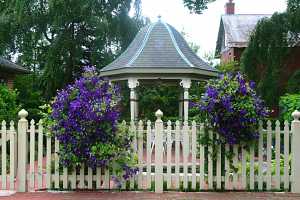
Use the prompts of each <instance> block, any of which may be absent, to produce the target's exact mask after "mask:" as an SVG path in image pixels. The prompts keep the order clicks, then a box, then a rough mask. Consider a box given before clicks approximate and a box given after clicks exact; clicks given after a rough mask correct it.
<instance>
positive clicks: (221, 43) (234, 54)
mask: <svg viewBox="0 0 300 200" xmlns="http://www.w3.org/2000/svg"><path fill="white" fill-rule="evenodd" d="M271 16H272V15H266V14H235V3H234V2H233V0H229V2H228V3H226V5H225V15H222V16H221V20H220V26H219V34H218V38H217V44H216V51H215V57H216V58H220V61H221V63H223V64H226V63H228V62H231V61H236V62H238V63H239V62H240V59H241V56H242V54H243V52H244V50H245V49H246V48H247V46H248V41H249V37H250V35H251V33H252V31H253V30H254V29H255V26H256V24H257V23H258V21H259V20H261V19H263V18H270V17H271ZM285 63H286V64H285V70H284V73H282V75H281V77H280V79H281V80H280V82H281V87H282V88H285V87H286V84H287V81H288V80H289V78H290V77H291V76H292V75H293V73H294V72H295V71H297V70H299V69H300V41H299V42H298V43H295V44H294V45H291V52H290V54H289V56H288V57H287V58H286V61H285Z"/></svg>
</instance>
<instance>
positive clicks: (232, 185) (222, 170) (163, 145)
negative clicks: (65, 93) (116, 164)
mask: <svg viewBox="0 0 300 200" xmlns="http://www.w3.org/2000/svg"><path fill="white" fill-rule="evenodd" d="M27 115H28V113H27V112H26V111H25V110H22V111H20V112H19V117H20V120H19V122H18V125H17V130H15V125H14V122H10V124H9V125H8V126H7V124H6V122H5V121H3V122H2V125H1V132H0V133H1V143H0V144H1V148H0V149H1V154H0V155H1V159H0V161H1V165H0V166H1V180H0V181H1V184H0V187H1V190H17V191H19V192H26V191H34V190H44V189H48V190H50V189H117V188H116V184H114V182H113V181H112V179H113V175H114V172H113V171H108V170H105V169H101V168H97V169H96V170H93V169H91V168H86V167H84V166H81V168H80V170H72V171H68V169H67V168H63V169H62V170H59V169H60V167H59V156H58V154H57V153H56V152H58V149H59V142H58V141H57V140H56V139H55V138H52V137H51V136H49V134H47V133H46V132H45V130H44V128H43V125H42V121H41V120H40V121H39V122H38V123H37V124H35V122H34V121H33V120H32V121H31V122H30V123H28V121H27V120H26V117H27ZM156 117H157V120H156V122H155V123H154V124H152V123H151V122H150V121H148V122H146V124H145V123H143V122H142V121H140V122H138V123H134V122H132V123H130V125H129V126H130V131H132V132H133V133H134V135H135V137H134V140H133V143H132V145H133V148H134V149H135V151H136V152H137V156H138V167H139V172H138V174H137V175H136V176H135V177H133V178H131V180H130V181H128V182H127V183H126V184H122V189H124V190H125V189H131V190H136V189H138V190H149V189H151V188H152V189H154V190H155V192H158V193H160V192H163V191H164V190H183V191H205V190H250V191H254V190H255V191H262V190H264V191H273V190H285V191H292V192H296V193H300V176H299V175H300V121H299V118H300V112H298V111H295V112H294V113H293V117H294V121H293V122H292V124H291V128H290V124H289V123H288V122H284V124H283V125H281V124H280V122H279V121H276V123H275V129H273V127H272V126H273V125H274V124H272V123H271V122H270V121H268V122H267V125H266V129H264V128H263V124H262V123H260V128H259V133H260V136H259V141H258V145H257V146H253V147H252V148H251V149H250V151H249V152H248V151H247V150H245V149H244V148H241V147H238V146H233V147H230V146H229V145H225V146H224V147H221V146H220V147H218V148H219V149H218V151H219V153H218V154H217V158H215V159H213V157H212V155H211V154H210V153H208V152H211V151H212V149H211V148H212V147H211V146H208V147H206V146H203V145H200V144H199V143H198V142H197V140H198V138H199V137H200V136H201V135H204V134H208V135H209V137H210V138H215V137H218V135H217V134H215V133H213V132H212V131H208V132H206V130H205V128H204V124H203V123H201V124H196V122H192V123H191V124H188V122H184V123H183V124H181V123H180V122H179V121H177V122H176V123H175V124H172V123H171V122H170V121H168V122H167V123H166V124H164V122H163V121H162V120H161V117H162V112H161V111H157V112H156ZM281 127H283V129H282V128H281ZM225 148H226V149H227V150H228V149H232V150H233V152H234V157H233V159H232V161H229V160H227V158H226V157H225V155H224V153H223V150H224V149H225ZM28 158H29V159H28ZM230 162H232V163H233V165H234V166H235V167H238V168H239V170H237V171H236V170H232V168H231V167H230Z"/></svg>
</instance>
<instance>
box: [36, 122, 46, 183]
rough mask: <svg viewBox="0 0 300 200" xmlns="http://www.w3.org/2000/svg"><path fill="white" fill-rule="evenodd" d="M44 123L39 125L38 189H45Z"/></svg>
mask: <svg viewBox="0 0 300 200" xmlns="http://www.w3.org/2000/svg"><path fill="white" fill-rule="evenodd" d="M43 139H44V138H43V121H42V120H40V121H39V123H38V177H37V181H38V189H42V187H43V149H44V147H43Z"/></svg>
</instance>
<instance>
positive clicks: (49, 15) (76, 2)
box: [0, 0, 143, 99]
mask: <svg viewBox="0 0 300 200" xmlns="http://www.w3.org/2000/svg"><path fill="white" fill-rule="evenodd" d="M133 1H134V0H110V1H98V0H85V1H81V0H26V1H24V0H15V1H0V27H1V29H0V41H1V43H0V54H1V55H4V56H5V57H6V58H11V57H12V56H15V55H18V62H19V63H20V64H22V65H23V66H25V67H27V68H28V69H31V70H32V71H34V72H36V73H39V74H40V79H39V83H40V86H41V88H42V91H43V93H44V95H45V96H46V97H47V98H48V99H50V98H51V97H52V96H53V95H54V94H55V92H56V90H57V89H60V88H62V87H63V86H64V85H66V84H68V83H70V82H73V81H74V79H75V78H77V77H78V76H79V75H80V74H81V72H82V66H84V65H96V66H97V67H98V68H101V67H103V66H105V65H106V64H108V63H109V62H110V61H112V60H113V59H114V58H115V56H116V55H118V54H119V53H120V52H121V51H123V50H124V49H125V48H126V47H127V46H128V44H129V43H130V42H131V40H132V39H133V37H134V35H135V34H136V32H137V30H138V28H139V26H141V24H142V23H143V21H142V20H141V19H140V11H139V9H140V6H139V4H140V0H135V2H134V7H135V9H136V12H135V13H136V15H137V16H135V17H133V18H131V17H129V15H128V13H129V10H130V9H131V3H132V2H133Z"/></svg>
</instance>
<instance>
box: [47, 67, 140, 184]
mask: <svg viewBox="0 0 300 200" xmlns="http://www.w3.org/2000/svg"><path fill="white" fill-rule="evenodd" d="M119 94H120V91H119V87H118V86H117V85H114V84H110V83H109V82H108V81H107V80H104V79H102V78H100V77H99V76H98V75H97V73H96V71H95V68H94V67H86V68H85V72H84V74H83V77H81V78H80V79H78V80H76V82H75V83H74V84H73V85H69V86H67V87H66V89H64V90H61V91H59V92H58V94H57V97H56V98H55V100H54V103H53V105H52V109H53V111H52V115H51V117H52V119H53V120H54V124H53V126H52V130H53V133H54V134H55V136H56V138H57V139H58V140H59V142H60V149H59V155H60V161H61V164H62V165H63V166H66V167H74V166H79V165H81V164H85V165H86V166H89V167H92V168H93V169H95V168H96V167H105V168H106V167H108V168H113V169H114V170H115V171H116V172H117V173H118V174H117V175H120V176H121V175H123V178H124V179H128V178H129V177H130V176H131V175H133V174H134V173H135V172H136V168H134V167H132V165H133V164H134V163H133V159H132V155H134V154H133V152H132V149H131V139H132V137H131V135H130V134H128V130H127V128H126V126H125V125H124V124H121V125H118V119H119V115H120V113H119V111H118V103H119V101H120V95H119ZM131 164H132V165H131ZM123 171H125V173H123Z"/></svg>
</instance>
